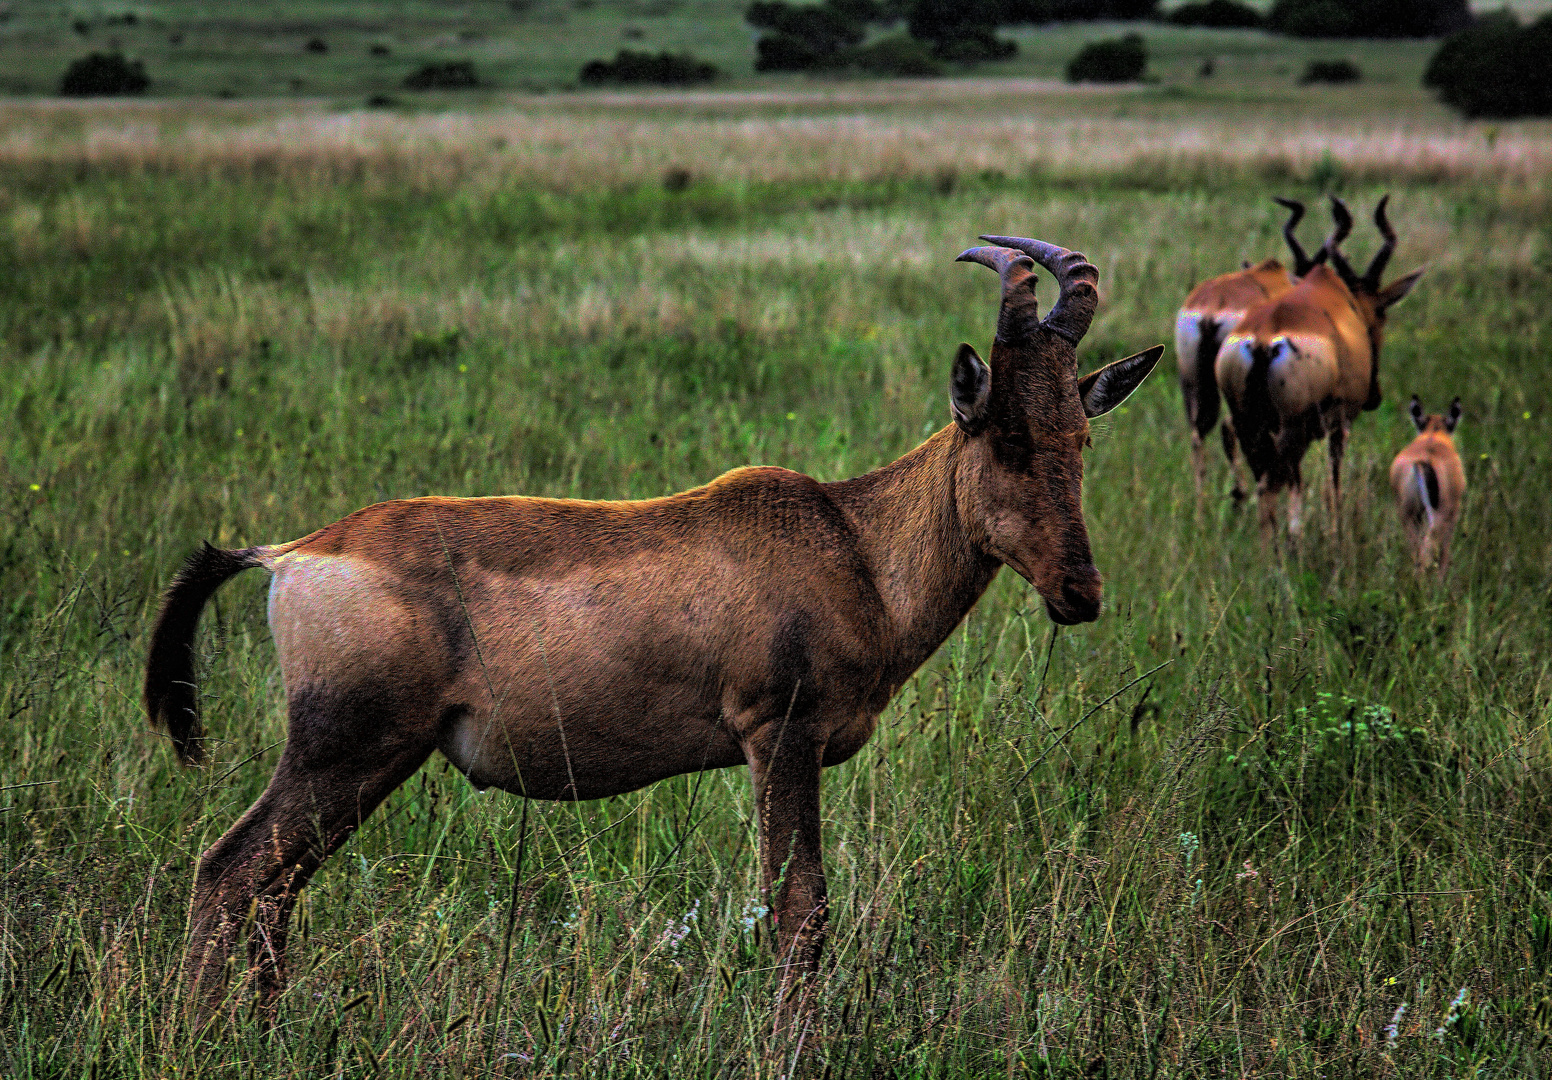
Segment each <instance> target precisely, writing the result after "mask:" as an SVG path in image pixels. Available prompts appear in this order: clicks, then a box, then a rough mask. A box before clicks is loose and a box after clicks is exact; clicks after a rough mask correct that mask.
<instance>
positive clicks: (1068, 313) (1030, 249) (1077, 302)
mask: <svg viewBox="0 0 1552 1080" xmlns="http://www.w3.org/2000/svg"><path fill="white" fill-rule="evenodd" d="M981 239H982V240H985V241H986V242H987V243H989V244H997V245H999V246H1000V247H1008V248H1014V249H1016V250H1018V251H1022V252H1023V253H1024V254H1026V255H1028V256H1029V257H1030V258H1032V259H1034V260H1035V261H1036V262H1037V263H1039V264H1040V265H1041V266H1043V267H1045V268H1046V269H1047V270H1049V271H1050V272H1051V276H1052V277H1054V278H1056V285H1057V290H1058V291H1057V294H1056V303H1054V304H1052V305H1051V310H1050V311H1049V312H1048V313H1047V314H1046V317H1045V319H1044V320H1042V321H1041V323H1040V325H1041V326H1043V327H1045V328H1046V329H1047V330H1050V331H1051V332H1052V333H1054V334H1056V335H1057V336H1058V337H1062V338H1065V339H1066V340H1067V341H1069V342H1071V343H1072V344H1073V345H1074V346H1076V345H1077V344H1078V342H1079V341H1081V340H1083V335H1084V334H1086V333H1088V330H1089V324H1090V323H1092V322H1093V321H1094V312H1095V311H1096V310H1097V309H1098V308H1099V287H1098V286H1099V268H1098V267H1096V266H1095V265H1094V264H1093V263H1091V262H1089V261H1088V259H1087V258H1085V257H1084V256H1083V254H1082V253H1081V252H1077V251H1068V250H1067V249H1066V248H1064V247H1057V246H1056V245H1055V244H1047V243H1046V242H1045V241H1044V240H1028V239H1025V238H1024V237H1021V236H983V237H981Z"/></svg>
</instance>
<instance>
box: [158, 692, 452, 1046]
mask: <svg viewBox="0 0 1552 1080" xmlns="http://www.w3.org/2000/svg"><path fill="white" fill-rule="evenodd" d="M330 712H331V711H330V710H325V711H320V710H318V709H316V708H315V707H314V703H312V702H310V701H307V700H303V701H301V702H297V701H293V702H292V709H291V729H290V737H289V739H288V741H287V743H286V749H285V752H284V753H283V754H282V755H281V758H280V764H279V765H278V766H277V767H276V769H275V775H274V776H272V777H271V778H270V782H269V786H268V787H266V788H265V789H264V794H263V795H261V796H259V799H258V801H257V802H255V803H254V804H253V805H252V806H251V807H249V809H248V812H247V813H245V814H244V815H243V816H242V818H241V819H239V820H238V822H237V824H235V825H233V826H232V827H231V828H230V829H228V830H227V831H226V833H225V834H224V835H223V836H222V837H221V839H219V840H217V841H216V842H215V843H214V844H213V845H211V847H210V848H209V850H207V851H206V852H205V853H204V854H203V855H202V856H200V860H199V872H198V874H197V876H196V879H195V884H194V899H193V905H192V909H191V912H190V919H189V923H190V936H189V947H188V954H187V956H186V958H185V975H186V977H187V978H188V980H189V985H190V989H191V991H192V997H193V1001H194V1002H195V1005H196V1008H197V1009H198V1011H199V1015H200V1017H201V1018H204V1017H208V1016H209V1015H210V1014H212V1013H213V1012H215V1011H216V1010H217V1009H218V1008H219V1007H220V1005H221V1002H222V999H223V997H224V995H225V977H226V964H227V958H228V957H229V956H230V955H231V953H232V951H233V949H234V948H235V947H236V945H237V939H238V937H239V936H240V934H241V933H242V931H243V929H244V926H245V924H246V923H248V920H249V916H250V913H251V914H252V919H253V922H252V927H251V929H250V930H249V932H248V952H249V959H250V962H251V965H252V969H253V973H254V977H255V981H256V991H257V993H258V996H259V1000H260V1003H261V1004H262V1005H264V1006H265V1007H270V1006H272V1005H273V1004H274V1001H275V999H276V998H277V997H278V996H279V994H280V991H281V990H282V989H283V988H284V985H285V962H286V939H287V934H288V925H287V924H288V922H289V920H290V916H291V909H292V908H293V907H294V906H295V904H296V899H297V895H298V894H299V893H300V892H301V890H302V888H303V886H305V885H306V884H307V882H308V879H310V878H311V877H312V875H313V873H314V872H315V871H316V870H317V869H318V867H319V866H320V865H322V863H323V861H324V859H326V858H328V857H329V855H330V854H332V853H333V852H334V851H336V850H337V849H338V848H339V846H340V845H341V844H343V843H344V842H345V841H346V840H347V839H348V838H349V837H350V835H351V834H352V833H353V832H355V830H356V828H357V827H358V826H359V825H360V824H361V823H362V822H363V821H365V820H366V818H367V816H368V815H369V814H371V812H372V811H373V810H374V809H376V808H377V805H378V804H379V803H381V802H382V801H383V799H384V798H386V797H387V796H388V795H389V794H390V793H391V792H392V791H393V790H394V788H396V787H398V786H399V785H400V784H402V783H403V782H404V781H405V780H406V779H408V777H409V776H410V775H411V774H412V773H414V772H415V770H416V769H418V768H420V766H421V765H422V764H423V763H424V762H425V760H426V758H427V757H428V756H430V753H431V750H432V748H433V747H432V743H431V742H430V741H429V740H428V741H425V742H424V743H421V742H420V741H419V740H416V741H415V742H414V743H405V742H402V741H399V742H393V741H390V740H388V739H385V738H383V737H382V736H381V735H380V734H377V732H382V731H391V730H393V726H394V725H391V724H378V723H376V722H375V721H376V719H377V718H376V717H375V716H371V717H369V716H360V715H357V716H354V717H341V716H338V715H330ZM352 720H353V721H354V722H352ZM364 721H374V722H370V723H368V722H364ZM374 728H375V729H376V731H375V732H374V731H373V730H372V729H374ZM373 735H376V736H377V737H373Z"/></svg>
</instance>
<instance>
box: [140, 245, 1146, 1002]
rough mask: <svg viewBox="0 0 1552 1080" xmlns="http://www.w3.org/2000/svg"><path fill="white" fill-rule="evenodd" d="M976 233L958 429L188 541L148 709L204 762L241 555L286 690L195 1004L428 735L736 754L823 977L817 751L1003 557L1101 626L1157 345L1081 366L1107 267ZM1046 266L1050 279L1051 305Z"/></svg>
mask: <svg viewBox="0 0 1552 1080" xmlns="http://www.w3.org/2000/svg"><path fill="white" fill-rule="evenodd" d="M982 239H984V240H986V241H988V242H989V243H990V244H992V245H993V246H991V247H979V248H973V249H971V250H969V251H966V252H965V253H964V254H962V255H960V256H959V258H960V259H961V260H968V261H970V262H978V263H981V264H983V265H985V266H989V267H992V268H993V269H995V270H996V271H997V272H998V274H999V276H1000V278H1001V281H1002V304H1001V311H1000V314H999V316H998V320H997V336H996V338H995V339H994V341H993V343H992V351H991V364H990V366H988V365H987V364H986V363H984V362H983V361H982V360H981V358H980V357H979V356H978V355H977V354H976V351H975V350H974V349H973V348H971V347H970V346H969V345H961V346H960V347H959V353H958V355H957V356H956V358H955V360H954V365H953V373H952V379H951V392H950V405H951V411H952V414H953V423H951V424H950V425H949V426H947V427H945V428H944V429H942V430H941V431H939V432H938V433H937V434H935V435H933V436H932V437H931V438H929V439H928V440H927V441H926V442H924V443H922V444H921V445H920V446H918V447H917V448H916V449H914V450H912V451H911V452H909V453H908V454H906V455H905V456H904V457H902V458H900V459H899V460H898V461H895V462H893V463H891V464H889V465H885V466H884V467H883V468H880V469H878V470H876V471H874V472H871V473H868V474H867V475H866V476H860V477H857V478H855V479H852V480H843V481H840V482H837V483H829V484H822V483H819V482H818V481H816V480H813V479H811V478H809V477H807V476H803V475H801V474H799V473H795V472H789V471H787V470H785V469H778V468H769V467H759V468H744V469H735V470H734V471H732V472H730V473H727V474H725V475H723V476H722V477H720V478H719V479H717V480H714V481H712V482H711V483H710V484H707V485H706V486H704V487H699V488H695V489H694V490H691V491H686V492H683V493H682V494H679V495H671V496H668V497H666V498H659V499H648V500H644V501H640V502H583V501H578V500H568V499H539V498H521V497H507V498H483V499H445V498H422V499H409V500H404V501H398V502H386V503H379V504H377V505H375V506H369V507H367V508H365V509H364V510H359V511H357V512H356V513H354V514H351V515H350V516H349V517H346V518H344V519H342V520H340V521H337V522H335V523H334V524H332V525H328V526H325V527H324V528H322V529H320V530H318V531H317V532H315V533H312V534H311V535H309V536H306V537H303V538H302V539H300V540H293V541H291V542H290V543H286V544H276V545H272V546H264V547H251V548H245V549H242V550H238V551H222V550H218V549H216V548H212V547H210V546H208V545H207V546H205V547H204V548H203V549H202V550H200V551H198V552H196V553H195V554H194V555H193V556H191V557H190V558H189V560H188V562H187V563H186V564H185V566H184V567H183V569H182V571H181V572H180V573H179V574H178V576H177V578H176V579H175V580H174V581H173V583H172V585H171V586H170V587H169V589H168V592H167V595H166V598H165V599H164V601H163V605H162V610H161V614H160V616H159V618H158V620H157V623H156V628H155V630H154V632H153V634H152V639H151V651H150V657H149V661H148V664H147V671H146V684H145V702H146V709H147V711H148V712H149V714H150V717H151V719H152V721H153V722H154V723H158V724H161V725H163V726H165V727H166V728H167V730H168V732H169V733H170V735H171V737H172V740H173V743H174V745H175V746H176V747H177V749H178V752H179V754H180V755H181V756H182V758H183V760H184V761H186V762H190V763H193V762H197V761H198V760H199V759H200V757H201V754H202V736H201V727H200V721H199V715H198V710H197V704H198V699H197V691H196V689H195V686H194V668H193V654H192V642H193V638H194V630H195V624H196V622H197V620H198V618H199V612H200V609H201V608H202V607H203V606H204V604H205V602H206V601H207V600H208V599H209V598H210V596H211V595H212V594H213V593H214V592H215V590H216V589H217V588H218V587H219V586H220V585H221V584H222V583H223V582H224V581H226V580H227V579H228V578H230V577H231V576H232V575H234V574H236V573H238V572H240V571H242V570H244V569H246V568H248V567H253V566H262V567H264V568H265V569H267V570H269V571H270V573H271V574H273V575H274V576H273V578H272V580H271V582H270V599H269V620H270V626H271V630H272V632H273V634H274V637H275V644H276V648H277V651H278V653H279V658H280V667H281V671H282V673H283V675H284V677H285V688H286V700H287V710H288V729H287V730H288V738H287V742H286V748H285V751H284V753H283V754H282V755H281V758H280V763H279V765H278V766H277V768H276V770H275V774H274V776H273V777H272V778H271V779H270V782H269V786H268V787H267V788H266V789H265V791H264V794H263V795H262V796H261V797H260V798H259V800H258V801H257V802H256V803H254V804H253V806H252V807H250V808H249V809H248V812H247V813H246V814H244V815H243V816H242V819H241V820H240V821H238V822H237V824H235V825H233V826H232V828H231V829H230V830H228V831H227V833H226V834H225V835H224V836H222V837H221V838H220V839H219V840H218V841H216V843H215V844H214V845H212V846H211V847H210V848H209V850H207V851H206V852H205V853H204V854H203V855H202V856H201V857H200V861H199V871H198V875H197V879H196V882H195V886H194V899H193V905H192V911H191V916H190V925H191V938H190V941H189V947H188V955H187V958H186V961H185V964H186V970H187V973H188V976H189V977H190V979H191V981H192V983H193V986H194V990H195V993H196V1000H197V1001H199V1002H200V1008H201V1009H202V1010H205V1011H208V1010H210V1009H212V1008H213V1007H214V1006H215V1005H216V1004H217V1003H218V1002H219V1000H220V997H221V981H222V976H223V968H224V965H225V962H226V959H227V957H228V955H229V954H230V952H231V950H232V949H233V948H234V947H235V945H236V940H237V938H238V936H239V932H240V930H241V928H242V927H243V926H244V923H245V920H249V919H251V920H252V931H251V933H250V936H249V949H250V956H251V962H252V964H253V966H254V967H255V968H256V975H257V979H258V986H259V994H260V997H261V999H262V1000H265V1001H272V1000H273V999H274V997H275V995H276V994H277V993H278V992H279V990H280V988H281V987H282V986H283V983H284V962H285V951H286V932H287V930H286V928H287V922H288V918H289V915H290V912H291V908H292V905H293V904H294V903H295V901H296V898H297V894H298V892H299V891H300V890H301V889H302V887H303V886H304V885H305V884H306V883H307V880H308V878H309V877H310V876H311V875H312V874H313V873H314V871H316V870H317V869H318V866H319V865H320V864H321V863H322V862H323V860H324V859H325V858H326V857H327V856H328V855H329V854H330V853H331V852H333V851H334V850H335V849H336V848H338V847H339V846H340V845H341V844H342V843H344V841H345V839H346V838H347V837H348V836H349V835H350V834H351V832H352V831H353V830H355V829H356V827H357V826H358V825H360V823H361V821H362V820H363V819H364V818H365V817H366V816H367V815H368V814H370V813H371V812H372V810H373V808H375V807H376V806H377V805H378V803H380V802H381V801H382V800H383V799H384V798H385V797H386V796H387V795H388V794H389V793H390V792H391V791H393V790H394V789H395V788H396V787H398V786H399V785H400V784H402V783H403V782H404V781H405V780H406V779H407V778H408V777H409V776H410V775H411V774H413V773H414V772H415V771H416V770H417V769H419V768H420V766H421V765H422V763H424V762H425V760H426V759H427V757H429V756H430V754H431V753H432V752H433V751H438V750H439V751H441V752H442V753H443V754H444V755H446V756H447V757H448V758H449V759H450V760H451V761H452V762H453V763H454V764H455V765H456V766H457V767H458V768H459V769H460V770H461V771H462V772H463V773H464V774H465V775H466V776H467V777H468V778H469V779H470V781H472V782H473V783H474V784H476V785H478V786H480V787H482V788H483V787H492V786H493V787H499V788H502V789H504V790H506V791H510V792H512V793H514V794H518V795H524V796H527V797H530V798H544V799H565V800H572V799H597V798H602V797H605V796H608V795H614V794H618V793H621V792H626V791H632V790H634V789H636V788H639V787H642V786H643V785H645V784H650V783H652V782H653V781H655V780H660V779H663V778H664V777H669V776H675V775H678V774H680V773H687V772H695V771H699V770H704V769H716V768H726V767H730V766H734V765H742V764H747V765H748V766H749V771H750V776H751V779H752V780H753V783H754V789H755V794H756V805H757V809H758V818H759V832H760V849H761V852H760V859H761V867H762V874H763V880H764V883H765V889H766V891H767V894H768V895H769V896H770V900H769V903H770V907H771V910H772V911H773V914H774V918H775V922H776V930H777V934H776V938H777V947H778V951H779V952H780V954H781V957H782V964H783V969H784V972H785V975H784V980H790V979H792V978H794V977H796V976H799V975H801V974H802V973H804V972H809V971H812V970H814V969H815V968H816V966H817V964H818V959H819V954H820V949H821V946H822V943H823V939H824V932H825V919H826V899H825V880H824V871H823V868H822V866H821V863H820V844H819V821H820V817H819V770H820V767H821V766H825V765H837V764H839V763H841V762H843V761H845V760H846V759H848V758H850V757H851V756H852V755H853V754H855V753H856V752H857V751H858V750H859V749H860V748H861V747H862V745H863V744H864V743H866V742H867V740H868V738H869V737H870V736H871V735H872V733H873V727H874V724H875V723H876V722H877V719H878V716H879V714H880V713H881V712H882V711H883V709H884V707H885V705H887V704H888V702H889V699H890V698H891V697H892V696H893V695H894V693H895V691H896V690H898V689H899V687H900V686H901V684H902V683H904V681H905V680H906V679H907V678H908V677H909V676H910V675H911V673H912V672H914V671H915V670H916V669H917V668H918V667H920V666H921V664H922V663H923V662H925V661H926V660H927V658H928V657H929V656H931V655H932V653H933V652H934V651H935V650H936V649H937V648H938V646H939V645H941V644H942V642H943V641H944V640H945V639H946V638H947V637H948V635H949V634H950V633H951V632H952V631H953V629H954V627H955V626H957V625H958V624H959V622H960V620H962V619H963V618H964V617H965V614H966V613H967V612H968V611H969V610H970V607H971V606H972V605H973V604H974V603H975V602H976V599H977V598H978V597H980V595H981V594H982V593H983V592H984V591H985V590H986V588H987V586H988V585H989V584H990V583H991V581H992V579H993V578H994V577H995V576H996V575H997V571H998V570H999V569H1001V567H1002V566H1003V564H1007V565H1009V566H1011V567H1013V568H1014V569H1015V570H1017V571H1018V572H1019V574H1021V575H1022V576H1023V577H1024V578H1025V579H1027V580H1028V581H1029V582H1030V583H1031V584H1032V585H1034V587H1035V589H1036V590H1037V591H1038V592H1039V594H1040V595H1041V597H1042V598H1043V599H1044V601H1045V606H1046V611H1047V613H1048V614H1049V616H1050V617H1051V618H1052V619H1053V620H1054V621H1056V622H1058V623H1063V624H1071V623H1078V622H1087V621H1090V620H1092V619H1094V618H1096V617H1097V616H1098V614H1099V608H1100V593H1101V583H1100V576H1099V571H1098V570H1096V569H1095V568H1094V562H1093V558H1092V556H1091V555H1090V552H1089V539H1088V532H1087V529H1086V527H1085V525H1084V520H1083V512H1082V506H1081V495H1082V483H1083V461H1082V450H1083V447H1084V446H1085V444H1086V443H1087V442H1088V438H1089V423H1088V421H1089V418H1090V417H1094V416H1098V415H1100V414H1102V413H1105V412H1108V411H1109V410H1110V409H1112V408H1114V407H1115V406H1116V405H1118V404H1119V403H1120V402H1121V401H1123V400H1125V398H1126V397H1127V395H1128V394H1130V393H1131V392H1132V390H1133V389H1135V388H1136V386H1137V385H1138V383H1140V382H1141V381H1142V379H1143V377H1144V376H1146V375H1147V373H1148V372H1149V371H1150V370H1152V368H1153V366H1154V364H1155V363H1156V362H1157V361H1158V358H1159V356H1160V355H1161V354H1162V353H1163V351H1164V348H1163V346H1162V345H1160V346H1157V347H1155V348H1153V349H1149V350H1147V351H1146V352H1143V353H1139V354H1137V355H1136V356H1131V357H1128V358H1126V359H1124V360H1118V361H1116V362H1115V363H1113V364H1110V365H1109V366H1107V367H1104V368H1101V369H1099V370H1098V371H1095V372H1093V373H1091V374H1089V375H1087V376H1085V377H1083V378H1081V379H1080V378H1079V377H1078V372H1077V352H1076V348H1077V344H1078V341H1079V340H1080V339H1081V338H1082V337H1083V335H1084V333H1085V332H1086V331H1087V330H1088V327H1089V323H1090V322H1091V320H1092V319H1093V316H1094V310H1095V306H1096V304H1097V301H1098V292H1097V290H1096V283H1097V282H1098V279H1099V272H1098V271H1097V270H1096V269H1095V268H1094V267H1093V266H1092V265H1090V264H1089V263H1088V262H1087V261H1086V260H1085V259H1084V257H1083V256H1082V255H1080V254H1077V253H1076V252H1071V251H1067V250H1064V249H1062V248H1059V247H1055V246H1053V245H1050V244H1046V243H1043V242H1041V241H1038V240H1025V239H1020V238H1016V237H1000V236H988V237H983V238H982ZM1037 262H1038V263H1039V264H1040V265H1041V266H1044V267H1045V268H1046V269H1047V270H1049V271H1050V272H1051V273H1052V274H1053V275H1054V276H1055V277H1056V280H1057V283H1058V285H1059V289H1060V291H1059V295H1058V297H1057V300H1056V303H1055V305H1054V306H1053V307H1052V308H1051V310H1050V312H1049V313H1048V314H1047V315H1046V317H1045V318H1044V319H1043V320H1042V319H1041V318H1040V317H1039V313H1038V311H1037V310H1036V304H1035V272H1034V267H1035V263H1037ZM772 893H774V895H771V894H772Z"/></svg>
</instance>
